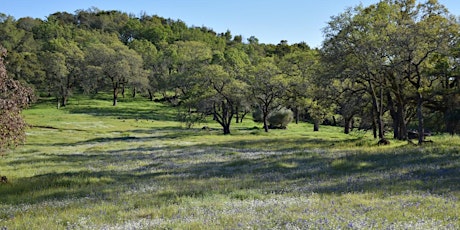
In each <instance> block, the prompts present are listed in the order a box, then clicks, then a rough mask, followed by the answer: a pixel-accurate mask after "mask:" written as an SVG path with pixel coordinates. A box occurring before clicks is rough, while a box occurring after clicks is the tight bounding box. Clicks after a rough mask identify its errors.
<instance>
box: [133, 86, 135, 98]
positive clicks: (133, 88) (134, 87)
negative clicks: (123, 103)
mask: <svg viewBox="0 0 460 230" xmlns="http://www.w3.org/2000/svg"><path fill="white" fill-rule="evenodd" d="M135 97H136V87H133V98H135Z"/></svg>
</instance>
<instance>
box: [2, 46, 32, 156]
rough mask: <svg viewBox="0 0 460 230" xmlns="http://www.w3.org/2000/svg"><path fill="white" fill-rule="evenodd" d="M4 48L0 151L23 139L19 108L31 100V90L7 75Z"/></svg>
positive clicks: (23, 128) (22, 125) (24, 124)
mask: <svg viewBox="0 0 460 230" xmlns="http://www.w3.org/2000/svg"><path fill="white" fill-rule="evenodd" d="M5 56H6V49H4V48H3V47H1V46H0V153H2V152H4V151H5V150H6V149H9V148H13V147H16V146H17V145H18V144H21V143H23V142H24V141H25V129H26V123H25V121H24V120H23V118H22V116H21V110H22V109H24V108H25V107H27V106H28V105H29V103H31V102H32V100H33V98H34V97H33V94H32V90H31V89H30V88H27V87H24V86H23V85H21V84H20V83H19V82H18V81H15V80H13V79H11V78H9V77H8V75H7V72H6V69H5V65H4V64H3V60H4V57H5Z"/></svg>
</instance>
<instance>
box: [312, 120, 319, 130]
mask: <svg viewBox="0 0 460 230" xmlns="http://www.w3.org/2000/svg"><path fill="white" fill-rule="evenodd" d="M318 131H319V121H318V120H316V119H315V120H314V121H313V132H318Z"/></svg>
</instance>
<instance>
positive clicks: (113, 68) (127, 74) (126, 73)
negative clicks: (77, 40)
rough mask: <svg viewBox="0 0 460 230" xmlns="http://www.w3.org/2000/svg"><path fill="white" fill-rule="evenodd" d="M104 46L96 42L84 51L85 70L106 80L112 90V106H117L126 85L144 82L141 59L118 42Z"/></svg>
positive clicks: (144, 76) (114, 41) (144, 73)
mask: <svg viewBox="0 0 460 230" xmlns="http://www.w3.org/2000/svg"><path fill="white" fill-rule="evenodd" d="M112 41H113V43H109V44H108V45H105V44H103V43H100V42H97V43H94V44H90V45H89V46H88V47H87V49H86V54H87V55H86V61H87V63H88V65H87V70H88V72H91V73H93V74H95V75H97V76H101V77H103V78H105V79H107V80H108V84H109V85H110V88H111V89H112V95H113V106H116V105H117V101H118V95H119V93H120V91H121V92H122V93H123V92H124V88H125V87H126V85H127V84H137V83H138V82H141V81H143V82H146V80H145V79H146V72H145V71H144V69H143V68H142V67H143V60H142V57H141V56H140V55H139V54H137V53H136V51H134V50H132V49H129V48H128V47H126V46H125V45H123V44H122V43H121V42H120V41H118V40H112Z"/></svg>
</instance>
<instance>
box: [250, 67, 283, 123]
mask: <svg viewBox="0 0 460 230" xmlns="http://www.w3.org/2000/svg"><path fill="white" fill-rule="evenodd" d="M247 84H248V85H249V91H250V93H251V96H252V98H253V99H254V102H255V103H256V105H257V106H258V107H259V109H260V110H261V112H262V121H263V123H264V130H265V132H268V129H269V127H268V120H267V118H268V115H269V114H270V112H272V111H274V110H276V109H280V106H281V103H282V97H283V96H284V93H285V89H286V83H285V79H284V77H283V75H282V74H281V71H280V70H279V69H278V67H277V66H276V65H275V63H274V61H273V59H272V58H266V59H264V60H263V61H261V62H260V63H259V64H258V65H257V66H255V67H253V68H252V69H251V70H250V72H249V76H248V78H247Z"/></svg>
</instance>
